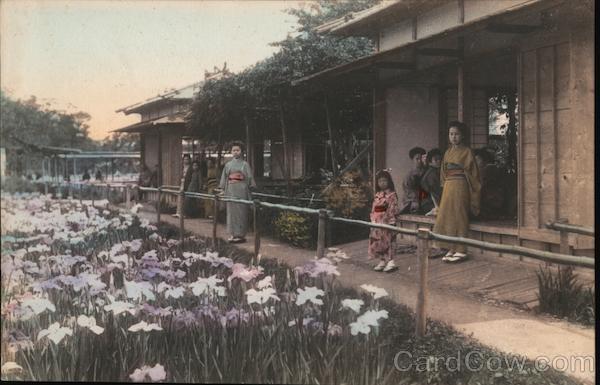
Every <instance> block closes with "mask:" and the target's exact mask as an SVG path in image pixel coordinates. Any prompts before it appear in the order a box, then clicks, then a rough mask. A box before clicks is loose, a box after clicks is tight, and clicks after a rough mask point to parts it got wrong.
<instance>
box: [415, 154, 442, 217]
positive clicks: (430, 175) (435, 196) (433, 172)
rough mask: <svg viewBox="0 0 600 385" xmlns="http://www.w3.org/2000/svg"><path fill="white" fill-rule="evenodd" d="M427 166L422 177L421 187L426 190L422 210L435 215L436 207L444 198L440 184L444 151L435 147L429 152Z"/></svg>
mask: <svg viewBox="0 0 600 385" xmlns="http://www.w3.org/2000/svg"><path fill="white" fill-rule="evenodd" d="M426 162H427V165H428V166H427V168H426V169H425V173H423V176H422V177H421V184H420V185H421V189H422V190H423V191H424V192H425V196H424V199H423V200H422V201H421V210H422V211H423V212H425V213H427V214H426V215H434V214H435V210H434V209H435V208H436V207H438V206H439V204H440V201H441V200H442V186H441V185H440V166H441V164H442V152H441V151H440V149H439V148H434V149H432V150H430V151H429V152H428V153H427V159H426Z"/></svg>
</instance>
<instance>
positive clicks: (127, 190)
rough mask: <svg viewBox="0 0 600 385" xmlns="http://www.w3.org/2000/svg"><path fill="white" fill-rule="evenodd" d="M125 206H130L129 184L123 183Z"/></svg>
mask: <svg viewBox="0 0 600 385" xmlns="http://www.w3.org/2000/svg"><path fill="white" fill-rule="evenodd" d="M125 207H127V209H130V208H131V186H130V185H125Z"/></svg>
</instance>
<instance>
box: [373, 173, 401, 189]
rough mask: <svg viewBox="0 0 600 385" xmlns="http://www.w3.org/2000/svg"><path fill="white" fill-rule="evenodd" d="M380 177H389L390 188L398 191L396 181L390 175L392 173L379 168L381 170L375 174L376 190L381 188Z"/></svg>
mask: <svg viewBox="0 0 600 385" xmlns="http://www.w3.org/2000/svg"><path fill="white" fill-rule="evenodd" d="M380 178H385V179H387V182H388V188H389V189H390V190H392V191H394V192H395V191H396V188H395V187H394V181H393V180H392V176H391V175H390V173H389V172H387V171H386V170H379V171H377V174H375V191H376V192H378V191H380V189H379V179H380Z"/></svg>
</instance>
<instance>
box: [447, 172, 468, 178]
mask: <svg viewBox="0 0 600 385" xmlns="http://www.w3.org/2000/svg"><path fill="white" fill-rule="evenodd" d="M446 175H447V176H458V177H464V176H465V172H464V171H463V170H448V171H447V172H446Z"/></svg>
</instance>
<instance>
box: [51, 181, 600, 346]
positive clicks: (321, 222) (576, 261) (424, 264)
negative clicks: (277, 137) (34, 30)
mask: <svg viewBox="0 0 600 385" xmlns="http://www.w3.org/2000/svg"><path fill="white" fill-rule="evenodd" d="M95 185H96V186H99V184H95ZM115 187H118V188H125V191H126V199H125V200H126V206H127V207H128V208H129V207H131V187H132V186H131V185H125V186H115V185H114V184H113V185H111V184H106V189H107V197H108V196H109V191H110V189H111V188H115ZM165 187H166V186H161V187H158V188H154V187H137V186H136V187H135V188H137V189H139V191H148V192H150V191H153V192H157V193H158V202H159V204H157V205H156V206H157V210H156V221H157V223H160V221H161V208H160V199H161V196H162V194H176V195H179V196H180V197H182V198H185V197H188V198H194V199H210V200H213V201H215V204H214V205H213V207H214V212H213V228H212V243H213V247H215V248H216V247H217V245H218V239H217V210H218V205H217V202H235V203H240V204H245V205H248V206H251V207H252V209H253V223H254V231H255V233H254V255H253V257H254V260H255V261H256V260H257V259H258V256H259V254H260V228H259V227H260V226H259V218H260V209H261V207H265V208H272V209H278V210H287V211H294V212H298V213H303V214H309V215H317V216H318V232H317V234H318V235H317V257H318V258H323V257H324V256H325V246H326V243H325V235H326V229H327V227H328V224H329V223H332V222H340V223H347V224H353V225H357V226H365V227H369V228H380V229H385V230H389V231H392V232H395V233H400V234H404V235H410V236H415V237H417V260H418V272H419V291H418V296H417V306H416V335H417V336H419V337H420V336H423V335H424V334H425V331H426V328H425V325H426V323H425V322H426V308H427V300H428V285H427V281H428V273H429V255H430V252H431V246H432V245H431V241H443V242H447V243H453V244H459V245H464V246H471V247H476V248H480V249H483V250H488V251H496V252H500V253H507V254H515V255H519V256H526V257H529V258H534V259H538V260H542V261H548V262H554V263H558V264H562V265H571V266H583V267H589V268H594V266H595V260H594V258H589V257H580V256H573V255H568V254H566V253H552V252H548V251H541V250H536V249H530V248H527V247H522V246H513V245H503V244H497V243H491V242H484V241H478V240H474V239H470V238H463V237H453V236H447V235H442V234H437V233H434V232H433V231H431V230H429V229H427V228H418V229H417V230H411V229H405V228H401V227H396V226H390V225H385V224H378V223H371V222H367V221H362V220H358V219H349V218H342V217H336V216H334V215H333V213H332V212H331V211H328V210H325V209H319V210H317V209H311V208H306V207H298V206H289V205H284V204H277V203H269V202H262V201H260V200H258V199H254V200H245V199H237V198H232V197H227V196H224V195H219V194H217V193H214V194H206V193H192V192H184V191H183V190H181V189H179V190H178V189H173V188H165ZM168 187H174V186H168ZM45 191H46V192H47V191H48V188H47V186H46V188H45ZM70 191H72V190H70ZM80 199H81V196H80ZM92 204H93V202H92ZM329 226H330V225H329ZM547 226H548V228H552V229H555V230H558V231H561V234H563V233H565V234H566V233H567V232H573V233H578V234H584V235H593V234H594V231H593V230H591V229H586V228H582V227H580V226H573V225H566V224H560V223H552V224H548V225H547ZM179 230H180V239H181V240H182V241H183V240H184V234H185V228H184V216H183V215H180V217H179ZM561 239H562V236H561ZM561 251H562V247H561Z"/></svg>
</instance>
